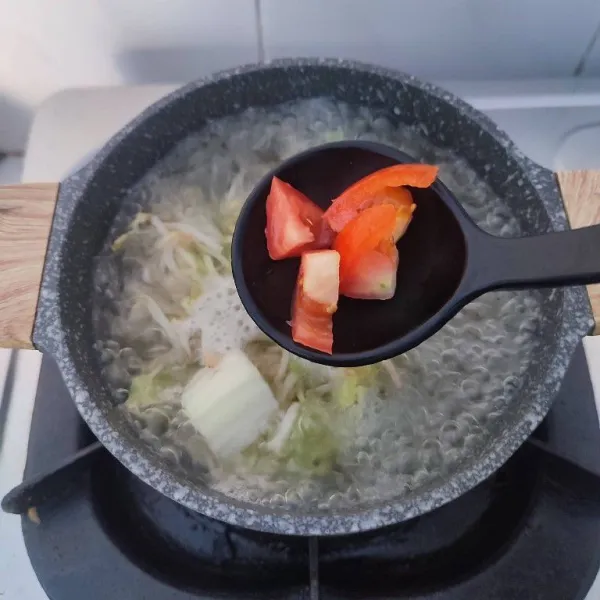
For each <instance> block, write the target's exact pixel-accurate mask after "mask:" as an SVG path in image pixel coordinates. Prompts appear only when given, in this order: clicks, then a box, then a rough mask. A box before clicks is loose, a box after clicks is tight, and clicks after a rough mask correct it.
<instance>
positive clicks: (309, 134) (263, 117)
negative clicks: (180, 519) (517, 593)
mask: <svg viewBox="0 0 600 600" xmlns="http://www.w3.org/2000/svg"><path fill="white" fill-rule="evenodd" d="M353 138H356V139H366V140H374V141H380V142H383V143H386V144H389V145H391V146H395V147H397V148H399V149H401V150H403V151H404V152H406V153H408V154H410V155H412V156H415V157H418V158H419V159H420V160H422V161H423V162H428V163H434V164H437V165H439V166H440V179H441V180H442V181H443V182H444V183H445V184H446V185H447V187H448V188H450V190H452V192H453V193H454V194H455V195H456V197H457V198H458V199H459V200H460V201H461V202H462V203H463V205H464V206H465V208H466V210H467V211H468V212H469V214H470V215H471V217H472V218H473V219H474V220H475V221H476V222H477V223H478V224H479V225H480V226H481V227H482V228H484V229H486V230H487V231H489V232H491V233H495V234H498V235H503V236H510V235H517V234H519V228H518V225H517V222H516V221H515V219H514V218H512V216H511V215H510V213H509V211H508V210H507V208H506V206H505V205H504V204H503V203H502V202H501V201H500V200H499V199H498V198H497V197H496V196H495V195H494V194H493V192H492V191H491V189H490V188H489V187H487V185H486V184H485V183H484V182H482V181H481V180H479V179H478V178H477V176H476V174H475V173H474V172H473V171H472V169H470V167H469V166H468V165H467V164H466V163H465V162H464V161H463V160H462V159H460V158H459V157H457V156H455V155H454V154H453V153H452V152H451V151H449V150H446V149H440V148H435V147H433V146H432V145H431V144H430V143H429V142H428V141H427V140H426V139H424V138H423V137H422V136H421V135H420V134H419V133H418V132H416V131H414V130H412V129H410V128H406V127H400V128H396V127H394V126H392V125H391V124H390V122H389V121H388V120H387V119H386V118H385V117H383V116H382V115H380V114H375V113H371V112H370V111H369V110H366V109H354V108H351V107H349V106H346V105H343V104H337V103H333V102H332V101H329V100H326V99H316V100H307V101H302V102H298V103H295V104H289V105H284V106H281V107H280V108H278V109H276V110H275V109H271V110H269V111H268V112H267V111H265V110H262V109H251V110H248V111H246V112H245V113H243V114H241V115H238V116H235V117H231V118H228V119H223V120H220V121H218V122H215V123H212V124H210V125H209V126H208V127H207V128H206V129H205V130H204V131H202V132H201V133H199V134H196V135H193V136H191V137H189V138H188V139H187V140H185V141H184V142H183V143H181V144H180V145H179V146H178V147H177V148H176V149H175V150H174V151H173V152H172V153H171V154H170V155H169V156H167V158H166V159H164V161H163V162H162V163H161V164H160V165H158V166H157V167H156V168H155V169H154V170H153V171H152V172H151V173H149V174H148V175H147V176H146V177H145V178H144V179H143V180H142V181H141V183H140V184H139V185H138V186H137V188H136V189H135V190H134V191H133V192H132V194H131V196H130V197H129V198H128V200H127V202H126V203H125V206H124V209H123V213H122V215H121V216H120V218H118V219H117V222H116V225H115V229H114V234H115V235H113V236H112V238H111V239H113V240H114V238H115V237H116V235H117V234H118V233H121V232H122V231H123V223H124V222H125V221H127V220H130V219H131V217H132V215H134V214H135V213H136V212H138V211H140V210H143V211H146V212H149V213H151V214H152V215H154V216H155V217H159V218H160V219H161V222H166V221H185V219H186V218H187V217H188V216H189V215H195V218H196V219H197V218H199V217H198V215H199V214H200V215H201V213H203V212H205V213H211V212H212V213H213V214H214V213H215V212H216V213H218V216H219V218H221V217H223V218H232V217H233V220H235V214H236V212H237V211H239V207H240V202H241V201H243V200H244V199H245V197H246V195H247V194H248V193H249V192H250V190H251V189H252V187H253V185H254V184H255V183H256V182H257V181H258V179H259V178H260V177H261V176H263V175H264V174H265V173H266V172H268V171H269V170H270V169H272V168H273V167H274V166H276V165H277V164H278V163H279V162H280V161H281V160H283V159H285V158H287V157H289V156H290V155H292V154H294V153H296V152H299V151H301V150H304V149H306V148H309V147H311V146H315V145H318V144H321V143H324V142H328V141H334V140H338V139H353ZM230 228H231V227H230ZM155 250H156V248H155V244H154V242H153V241H152V243H140V244H135V245H133V246H131V247H130V246H127V247H126V248H125V250H124V252H122V253H121V254H120V255H119V256H115V254H114V253H112V252H111V251H110V246H107V249H106V252H104V253H103V254H102V256H100V257H99V259H98V263H97V269H96V273H95V288H96V300H97V301H96V304H95V311H94V318H95V323H96V327H97V332H98V339H99V340H100V342H99V344H98V347H99V352H100V355H101V360H102V361H103V364H104V365H105V373H106V376H107V377H108V379H109V381H110V382H111V384H112V386H113V391H114V395H115V400H116V402H115V404H116V405H117V404H119V403H120V402H121V401H123V400H124V399H125V398H126V397H127V394H128V387H129V385H130V383H131V378H132V377H134V376H136V375H138V374H139V373H140V372H146V370H147V369H148V368H149V365H151V364H154V362H153V361H156V360H157V357H160V360H163V361H164V362H166V363H167V364H169V365H170V369H171V371H172V373H173V374H174V381H173V382H172V383H171V384H170V385H169V386H168V389H164V390H161V392H160V394H158V396H157V398H156V399H155V402H153V403H151V404H150V405H149V406H147V407H143V408H142V409H140V410H139V411H132V412H131V413H130V414H129V416H130V418H131V419H132V422H134V423H135V424H136V426H137V427H138V429H139V431H140V435H141V437H142V438H143V439H144V440H146V441H147V442H148V444H149V445H150V446H151V447H152V448H153V449H154V451H156V452H159V453H160V454H161V456H163V458H164V459H165V460H168V461H169V462H170V463H171V466H172V468H176V469H180V470H183V471H185V472H186V474H187V475H188V476H190V477H192V478H195V479H196V480H197V481H199V482H202V483H206V484H208V485H210V486H212V487H214V488H215V489H218V490H219V491H221V492H223V493H225V494H226V495H229V496H231V497H234V498H236V499H239V500H245V501H250V502H254V503H260V504H282V505H287V504H302V505H303V506H307V507H322V508H324V507H331V506H345V507H348V506H356V505H357V504H359V503H361V502H364V501H369V500H373V499H378V500H384V499H386V498H391V497H397V496H401V495H403V494H406V493H407V492H409V491H411V490H414V489H417V488H419V487H420V486H422V485H424V484H426V483H428V482H429V481H431V480H433V479H435V478H437V477H440V476H443V475H447V474H451V473H452V472H453V471H454V470H455V469H456V468H457V465H458V464H459V463H460V462H461V461H463V460H464V459H465V458H466V457H468V456H469V455H470V454H472V453H474V452H476V451H478V449H480V448H481V447H483V445H484V444H485V443H486V441H487V440H488V439H489V438H490V436H491V435H492V434H491V431H492V430H493V427H494V421H495V420H496V419H498V417H500V416H501V415H502V413H503V412H504V411H506V410H507V409H508V408H509V407H510V405H511V403H513V402H515V401H517V396H518V392H519V387H520V381H521V376H522V374H523V373H524V372H525V370H526V369H527V367H528V363H529V360H530V356H531V355H532V350H533V348H534V344H535V341H534V340H535V332H536V329H537V327H538V325H539V319H540V309H539V301H538V297H537V295H536V294H535V293H528V292H494V293H488V294H486V295H485V296H483V297H481V298H479V299H477V300H476V301H474V302H472V303H471V304H470V305H468V306H467V307H466V308H465V309H463V310H462V311H461V312H460V313H459V314H458V315H457V316H456V317H454V319H452V320H451V321H450V322H449V323H448V324H447V325H446V326H445V327H444V328H443V329H441V330H440V331H439V332H438V333H437V334H436V335H434V336H433V337H431V338H430V339H429V340H427V341H426V342H424V343H423V344H421V345H420V346H419V347H418V348H415V349H414V350H411V351H410V352H408V353H406V354H404V355H403V356H400V357H397V358H395V359H394V360H393V362H392V365H387V366H386V369H391V371H390V377H389V378H388V379H389V380H385V379H384V380H383V382H380V383H379V384H377V385H376V386H375V387H374V389H372V390H371V392H370V394H369V396H368V398H367V399H366V401H365V402H363V403H362V404H361V405H360V406H358V407H352V408H351V409H348V411H346V413H345V414H344V416H343V417H340V421H339V423H337V429H339V431H340V432H341V434H340V437H341V438H342V443H341V445H340V448H341V450H340V455H339V456H338V458H337V461H336V464H335V467H334V468H333V469H332V470H331V471H330V472H328V473H326V474H325V475H315V474H308V473H303V472H301V471H298V470H286V469H285V468H283V469H282V468H281V466H280V465H279V466H276V465H269V464H263V463H260V461H259V462H257V461H256V459H255V458H250V457H247V456H245V455H244V456H241V457H239V459H238V460H236V461H234V462H233V463H229V464H219V463H218V462H216V461H215V460H214V459H212V458H211V457H210V453H209V452H208V451H207V449H206V446H205V444H204V442H203V440H202V439H201V438H200V436H199V435H198V434H197V433H196V432H195V431H194V429H193V427H192V426H191V425H190V424H188V423H186V419H185V415H184V414H183V413H182V411H181V410H180V405H179V404H178V397H179V395H180V393H181V390H182V387H183V385H184V384H185V381H186V379H187V378H188V377H189V366H188V365H189V362H190V359H189V352H192V351H193V348H190V345H192V346H193V336H191V337H190V336H189V331H188V332H182V331H181V330H180V329H178V330H175V331H171V332H170V333H168V334H166V333H165V331H161V330H157V328H156V327H150V326H149V324H148V323H149V322H148V320H147V319H148V311H149V310H150V311H151V304H148V303H146V304H145V305H144V304H143V303H141V304H142V305H143V306H141V305H140V302H139V301H138V300H137V299H138V298H139V295H140V290H141V291H142V292H143V293H144V294H145V295H146V296H148V297H150V298H151V299H154V301H155V302H156V304H157V305H158V306H160V307H161V309H162V310H163V311H164V312H165V314H168V315H170V316H172V317H175V318H176V317H178V316H181V314H182V313H183V312H184V311H182V309H181V303H182V302H184V300H185V299H186V298H187V297H188V296H189V295H190V293H191V290H190V289H189V288H190V283H189V280H188V278H186V277H185V274H184V276H183V277H182V276H181V275H182V274H181V273H178V274H174V273H173V272H172V269H169V261H170V260H171V259H170V258H168V259H165V258H164V256H161V259H160V261H158V262H157V259H156V257H155V255H154V252H155ZM162 251H163V253H164V248H163V249H162ZM167 256H170V255H167ZM165 261H166V262H165ZM209 262H210V264H211V267H212V268H213V269H214V271H215V273H216V274H217V275H221V276H223V275H225V276H226V275H227V273H228V269H227V265H223V264H220V263H219V262H218V260H217V261H209ZM225 293H228V292H225ZM227 297H228V298H230V299H231V298H232V297H233V294H230V295H228V296H227ZM209 302H213V303H214V299H213V300H209ZM234 304H235V302H234ZM232 306H233V305H232ZM149 307H150V308H149ZM234 308H236V307H235V306H234ZM237 310H243V309H241V308H240V307H239V306H237ZM226 312H227V311H226ZM228 312H231V310H230V311H228ZM222 316H223V315H222ZM200 318H201V317H200ZM241 321H242V324H243V327H244V330H245V331H246V332H251V330H252V325H251V323H247V322H246V321H247V315H245V316H244V317H243V318H242V319H241ZM200 325H201V324H200ZM205 326H206V323H205ZM211 335H212V338H213V339H214V340H215V343H216V344H223V343H226V342H223V339H224V338H223V336H221V335H220V333H219V330H218V329H216V330H213V331H212V333H211ZM225 337H227V336H225ZM182 338H183V341H181V339H182ZM180 342H181V343H180ZM267 352H272V353H274V352H278V350H277V349H273V348H271V349H268V350H267ZM265 356H268V355H267V354H265ZM267 362H268V361H267ZM124 406H125V407H126V406H127V404H124V405H121V406H119V407H118V408H116V410H125V411H126V412H128V409H127V408H123V407H124Z"/></svg>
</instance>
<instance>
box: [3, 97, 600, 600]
mask: <svg viewBox="0 0 600 600" xmlns="http://www.w3.org/2000/svg"><path fill="white" fill-rule="evenodd" d="M170 89H171V88H170V87H167V86H152V87H147V88H143V87H142V88H115V89H110V90H90V91H85V90H83V91H78V92H73V93H74V96H73V99H72V101H71V103H70V104H69V103H68V102H64V98H63V101H61V102H62V103H58V104H57V103H56V102H55V103H54V104H52V103H50V105H49V106H46V108H45V109H43V110H41V111H40V114H39V115H38V118H37V119H36V122H35V123H34V126H33V131H32V135H31V138H30V146H29V149H28V155H27V160H26V163H25V170H24V179H25V180H29V181H31V180H33V179H35V180H38V181H40V180H44V179H45V180H57V179H60V178H61V177H63V176H64V175H66V174H67V173H68V172H69V171H70V170H71V169H72V168H73V167H74V166H75V165H76V164H77V163H78V162H79V161H81V160H82V159H85V156H86V154H88V153H89V152H90V151H93V150H94V149H95V148H97V147H99V146H100V145H101V144H102V143H103V142H104V141H105V139H106V138H107V137H108V136H109V135H110V134H112V133H113V132H114V131H115V130H116V129H118V128H119V127H120V126H121V125H122V124H124V123H125V122H126V121H127V120H128V119H129V118H131V117H132V116H134V115H135V114H136V113H137V112H138V111H139V110H140V109H142V108H143V107H144V106H145V105H146V104H148V103H150V102H152V101H153V100H155V99H156V98H157V97H159V96H161V95H163V94H164V93H166V92H168V91H169V90H170ZM467 95H468V94H467ZM469 99H470V100H471V102H473V103H474V104H476V105H477V104H478V102H477V98H474V97H470V98H469ZM75 100H77V101H75ZM490 102H491V100H490V98H487V105H486V107H487V108H489V107H490ZM484 104H485V102H484ZM599 106H600V102H599ZM492 108H493V106H492ZM94 115H98V118H93V116H94ZM493 116H494V117H496V115H493ZM505 116H506V115H505ZM497 120H498V119H497ZM59 132H60V137H61V139H62V140H63V143H61V151H60V152H57V151H55V149H51V146H50V144H51V142H52V141H53V140H56V139H58V136H59ZM509 133H511V132H510V129H509ZM529 135H531V134H529ZM517 141H518V140H517ZM534 158H535V157H534ZM598 341H600V340H590V339H588V340H586V352H587V360H586V353H585V352H584V349H583V347H580V348H579V349H578V351H577V353H576V355H575V357H574V360H573V363H572V365H571V368H570V370H569V373H568V376H567V378H566V379H565V382H564V385H563V388H562V390H561V392H560V395H559V397H558V398H557V400H556V402H555V404H554V406H553V409H552V411H551V412H550V414H549V415H548V418H547V419H546V420H545V421H544V423H543V424H542V425H541V426H540V428H539V429H538V430H537V431H536V432H535V434H534V435H533V436H532V438H531V439H530V440H529V441H528V442H527V443H526V444H525V445H524V446H523V447H522V448H521V449H520V450H519V451H518V452H517V453H516V454H515V455H514V456H513V457H512V458H511V459H510V460H509V461H508V462H507V463H506V465H505V466H504V467H503V468H502V469H500V470H499V471H498V472H497V473H496V474H495V475H494V476H493V477H491V478H490V479H489V480H487V481H485V482H484V483H482V484H481V485H480V486H478V487H477V488H475V489H474V490H472V491H471V492H469V493H468V494H465V495H464V496H462V497H460V498H459V499H457V500H455V501H454V502H451V503H449V504H447V505H446V506H444V507H442V508H440V509H438V510H436V511H434V512H431V513H429V514H427V515H424V516H422V517H419V518H417V519H413V520H410V521H408V522H406V523H403V524H400V525H397V526H393V527H389V528H386V529H381V530H377V531H373V532H368V533H363V534H356V535H351V536H342V537H319V538H317V537H313V538H296V537H288V536H277V535H271V534H262V533H257V532H253V531H249V530H245V529H242V528H236V527H231V526H228V525H225V524H223V523H220V522H218V521H214V520H211V519H208V518H206V517H203V516H201V515H198V514H196V513H192V512H190V511H188V510H187V509H185V508H183V507H181V506H179V505H178V504H176V503H174V502H172V501H171V500H169V499H167V498H165V497H163V496H162V495H160V494H159V493H157V492H155V491H154V490H152V489H151V488H149V487H148V486H146V485H145V484H144V483H142V482H141V481H140V480H138V479H137V478H135V477H134V476H133V475H131V474H130V473H129V472H128V471H127V470H125V469H124V468H123V467H121V466H120V464H119V463H118V462H117V461H116V460H115V459H113V458H112V457H111V456H110V455H109V454H108V453H106V452H105V451H104V450H99V451H97V452H95V453H94V459H93V460H90V461H89V464H88V468H86V469H84V470H83V471H82V472H81V473H80V474H79V475H78V476H76V477H73V478H72V479H71V480H70V482H69V485H68V486H64V488H61V489H60V490H58V491H57V493H55V494H53V495H52V497H50V498H49V499H48V501H47V502H45V503H44V504H43V505H41V506H40V507H39V508H38V511H37V515H32V516H33V518H28V517H23V518H22V519H21V521H19V519H18V517H14V516H12V515H0V531H2V534H1V535H0V596H2V597H3V598H7V599H9V600H17V599H18V600H42V599H44V598H47V597H49V598H52V599H53V600H70V599H77V600H79V599H80V598H82V597H84V596H85V597H86V598H88V599H89V600H95V599H106V598H120V599H121V598H122V599H129V598H131V599H132V600H134V599H138V598H140V599H141V598H152V599H153V600H162V599H163V598H164V599H167V598H168V599H169V600H184V599H185V600H188V599H189V600H191V599H199V598H203V599H204V598H206V599H209V598H273V599H275V598H277V599H280V600H285V599H288V598H289V599H296V598H298V599H300V598H302V599H310V600H317V599H319V598H321V599H332V600H333V599H343V598H344V599H345V598H357V599H361V600H368V599H370V598H373V599H375V598H381V599H383V598H385V599H389V600H391V599H392V598H414V599H417V600H429V599H435V600H457V599H463V598H469V599H479V598H487V599H488V600H500V599H502V600H510V599H512V598H515V599H517V598H518V599H521V598H527V599H528V600H536V599H538V598H539V599H540V600H541V599H542V598H543V599H544V600H555V599H556V600H583V599H584V598H585V599H586V600H596V599H597V598H600V579H599V580H597V581H596V582H595V583H594V580H595V579H596V577H597V574H598V570H599V568H600V425H599V423H598V411H597V406H596V400H595V397H594V391H593V386H592V382H591V380H590V368H591V367H589V366H588V364H589V365H594V364H595V365H597V368H596V369H594V368H591V372H592V378H594V377H597V375H598V372H599V371H600V351H599V350H600V349H599V348H598V344H597V343H596V342H598ZM40 365H41V366H40ZM38 373H39V378H38ZM0 376H1V377H2V379H1V380H0V383H1V381H2V380H4V381H5V383H4V394H3V400H2V404H0V495H3V494H4V493H5V492H7V491H8V489H10V487H12V486H14V485H16V484H18V483H19V482H20V481H21V479H22V478H23V477H24V478H25V479H28V478H31V477H34V476H35V475H37V474H39V473H43V472H44V471H47V470H52V469H53V468H54V467H55V466H56V465H57V464H59V463H60V462H62V461H64V460H65V459H68V458H69V457H70V456H72V455H73V454H74V453H76V452H77V451H79V450H81V449H82V448H85V447H87V446H88V445H89V444H92V443H93V442H94V438H93V436H92V434H91V433H90V432H89V430H88V429H87V427H86V426H85V424H84V423H83V422H82V421H81V419H80V418H79V416H78V414H77V411H76V409H75V407H74V405H73V403H72V401H71V400H70V398H69V396H68V393H67V391H66V389H65V388H64V385H63V383H62V381H61V378H60V374H59V373H58V371H57V369H56V366H55V365H54V364H53V362H52V360H51V359H50V358H47V357H44V358H43V359H41V357H40V355H38V354H37V353H34V352H22V353H19V355H18V356H17V355H16V354H13V355H9V354H6V353H5V354H3V355H0ZM596 388H597V389H600V387H599V386H598V382H596ZM1 389H2V386H1V385H0V390H1ZM9 401H10V402H9ZM27 440H28V444H27ZM25 462H26V466H25V473H24V475H23V466H24V464H25ZM38 517H39V523H38V522H37V521H38Z"/></svg>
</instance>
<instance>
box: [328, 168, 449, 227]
mask: <svg viewBox="0 0 600 600" xmlns="http://www.w3.org/2000/svg"><path fill="white" fill-rule="evenodd" d="M438 170H439V169H438V167H435V166H433V165H421V164H410V165H393V166H391V167H387V168H386V169H381V170H380V171H375V173H371V174H370V175H367V176H366V177H363V178H362V179H360V180H359V181H357V182H356V183H354V184H353V185H351V186H350V187H349V188H348V189H346V190H344V191H343V192H342V193H341V194H340V195H339V196H338V197H337V198H336V199H335V200H333V203H332V204H331V206H330V207H329V208H328V209H327V210H326V211H325V216H324V219H325V221H327V223H328V224H329V226H330V227H331V229H333V231H335V232H339V231H341V230H342V229H343V228H344V227H345V226H346V225H347V224H348V223H349V222H350V221H351V220H352V219H353V218H354V217H356V215H357V214H358V213H359V212H361V211H362V210H364V209H365V208H367V207H368V206H370V205H371V203H372V201H373V198H374V197H375V196H377V195H379V194H381V192H382V191H383V190H384V189H385V188H398V187H402V186H411V187H418V188H426V187H429V186H430V185H431V184H432V183H433V182H434V181H435V178H436V177H437V174H438ZM407 191H408V190H407Z"/></svg>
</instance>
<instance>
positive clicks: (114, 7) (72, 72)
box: [0, 0, 258, 151]
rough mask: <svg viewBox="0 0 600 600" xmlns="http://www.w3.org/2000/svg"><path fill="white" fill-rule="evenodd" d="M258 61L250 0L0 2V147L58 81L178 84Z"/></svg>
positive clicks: (19, 140) (11, 143)
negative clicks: (219, 70)
mask: <svg viewBox="0 0 600 600" xmlns="http://www.w3.org/2000/svg"><path fill="white" fill-rule="evenodd" d="M257 58H258V43H257V23H256V11H255V2H254V0H127V1H126V2H123V1H122V0H93V1H86V0H58V1H52V0H19V1H18V2H17V1H16V0H0V150H11V151H18V150H23V148H24V146H25V143H26V137H27V131H28V128H29V125H30V121H31V118H32V114H33V112H34V110H35V107H36V106H37V105H38V104H39V103H40V102H41V101H42V100H44V99H45V98H47V97H48V96H50V95H51V94H53V93H55V92H57V91H59V90H61V89H65V88H71V87H83V86H101V85H114V84H125V83H152V82H157V81H163V82H171V81H173V82H185V81H189V80H192V79H195V78H197V77H201V76H203V75H206V74H208V73H211V72H213V71H215V70H218V69H222V68H226V67H233V66H236V65H238V64H240V63H245V62H255V61H256V60H257Z"/></svg>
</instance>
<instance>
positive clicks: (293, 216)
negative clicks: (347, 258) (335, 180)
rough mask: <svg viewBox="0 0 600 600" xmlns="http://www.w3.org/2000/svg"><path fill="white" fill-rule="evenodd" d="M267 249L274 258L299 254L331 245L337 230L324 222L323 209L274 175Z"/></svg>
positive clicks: (270, 193) (291, 256)
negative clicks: (333, 229) (334, 231)
mask: <svg viewBox="0 0 600 600" xmlns="http://www.w3.org/2000/svg"><path fill="white" fill-rule="evenodd" d="M266 212H267V227H266V229H265V235H266V237H267V250H268V251H269V256H270V257H271V259H272V260H282V259H284V258H293V257H299V256H301V255H302V253H303V252H306V251H308V250H315V249H319V248H328V247H329V246H330V245H331V243H332V242H333V237H334V233H333V231H332V230H331V228H330V227H329V226H328V225H327V224H326V223H325V222H324V221H323V211H322V210H321V209H320V208H319V207H318V206H317V205H316V204H315V203H314V202H312V201H311V200H310V199H309V198H307V197H306V196H305V195H304V194H303V193H302V192H300V191H298V190H296V189H295V188H294V187H292V186H291V185H290V184H289V183H286V182H285V181H282V180H281V179H279V178H277V177H273V181H272V182H271V190H270V192H269V195H268V196H267V202H266Z"/></svg>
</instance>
